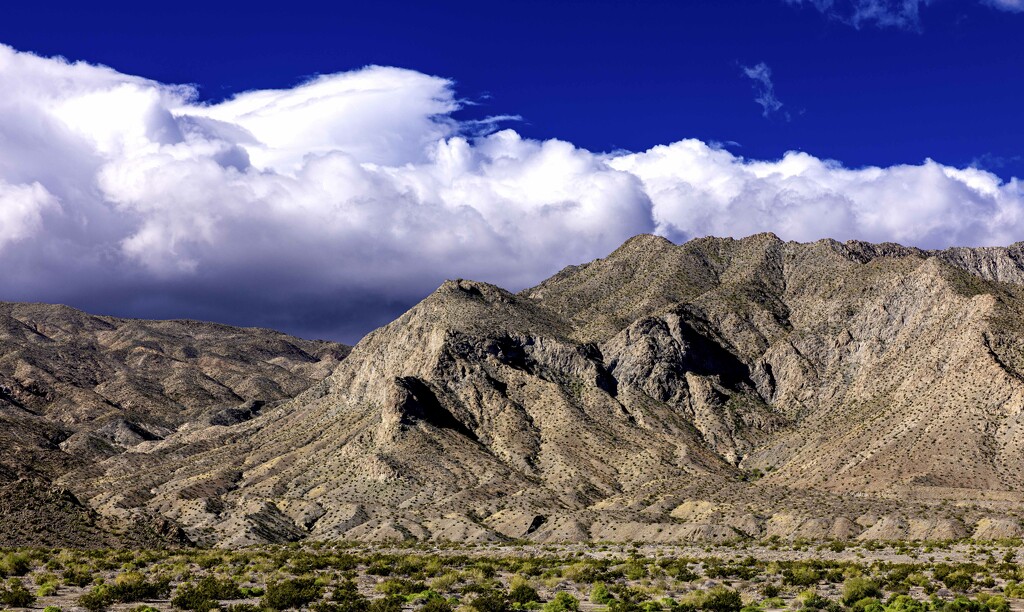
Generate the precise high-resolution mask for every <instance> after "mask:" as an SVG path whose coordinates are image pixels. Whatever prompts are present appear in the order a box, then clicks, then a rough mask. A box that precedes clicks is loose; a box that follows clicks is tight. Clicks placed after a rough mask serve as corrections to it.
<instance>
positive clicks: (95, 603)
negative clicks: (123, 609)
mask: <svg viewBox="0 0 1024 612" xmlns="http://www.w3.org/2000/svg"><path fill="white" fill-rule="evenodd" d="M110 603H111V601H110V599H109V598H108V597H107V585H105V584H101V585H98V586H95V587H93V588H92V589H89V590H88V591H87V592H85V593H83V594H82V595H80V596H79V597H78V605H80V606H82V607H83V608H85V609H86V610H89V612H100V611H101V610H106V609H107V606H109V605H110Z"/></svg>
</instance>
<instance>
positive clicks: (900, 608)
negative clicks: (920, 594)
mask: <svg viewBox="0 0 1024 612" xmlns="http://www.w3.org/2000/svg"><path fill="white" fill-rule="evenodd" d="M884 609H885V612H927V608H925V605H924V604H923V603H921V602H919V601H917V600H916V599H914V598H913V597H910V596H909V595H897V596H895V597H893V598H891V599H889V601H888V602H886V604H885V608H884Z"/></svg>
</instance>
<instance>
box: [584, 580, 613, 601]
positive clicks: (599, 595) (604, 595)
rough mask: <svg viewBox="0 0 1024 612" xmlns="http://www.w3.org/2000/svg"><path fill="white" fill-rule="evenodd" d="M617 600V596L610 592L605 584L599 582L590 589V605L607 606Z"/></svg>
mask: <svg viewBox="0 0 1024 612" xmlns="http://www.w3.org/2000/svg"><path fill="white" fill-rule="evenodd" d="M614 600H615V596H614V595H612V594H611V592H610V591H609V590H608V586H607V585H606V584H605V583H603V582H598V583H597V584H595V585H594V586H593V588H591V589H590V603H593V604H598V605H601V606H607V605H608V604H610V603H611V602H613V601H614Z"/></svg>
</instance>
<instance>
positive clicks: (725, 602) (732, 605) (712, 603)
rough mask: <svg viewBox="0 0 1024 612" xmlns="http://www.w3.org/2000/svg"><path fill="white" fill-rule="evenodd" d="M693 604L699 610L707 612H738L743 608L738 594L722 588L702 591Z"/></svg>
mask: <svg viewBox="0 0 1024 612" xmlns="http://www.w3.org/2000/svg"><path fill="white" fill-rule="evenodd" d="M695 603H696V604H697V607H698V608H699V609H701V610H707V611H708V612H739V610H740V608H742V607H743V600H742V599H740V594H739V593H738V592H736V591H734V590H732V589H730V588H728V587H724V586H716V587H712V588H710V589H708V590H707V591H704V592H703V593H701V595H700V597H699V598H698V599H697V601H696V602H695Z"/></svg>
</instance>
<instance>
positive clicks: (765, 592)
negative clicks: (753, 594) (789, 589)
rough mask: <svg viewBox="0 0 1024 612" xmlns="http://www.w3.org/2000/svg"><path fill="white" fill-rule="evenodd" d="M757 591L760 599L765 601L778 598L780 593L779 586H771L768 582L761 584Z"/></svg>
mask: <svg viewBox="0 0 1024 612" xmlns="http://www.w3.org/2000/svg"><path fill="white" fill-rule="evenodd" d="M758 590H759V591H760V593H761V597H764V598H765V599H773V598H775V597H778V596H779V591H780V589H779V585H777V584H772V583H770V582H766V583H764V584H762V585H761V588H760V589H758Z"/></svg>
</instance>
